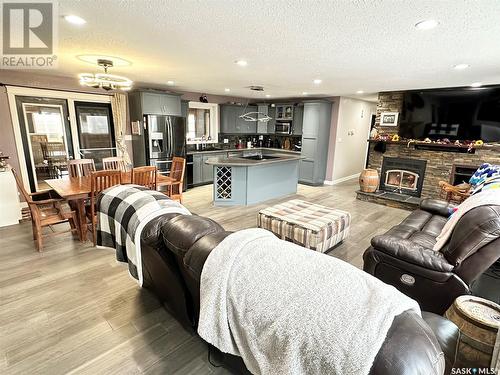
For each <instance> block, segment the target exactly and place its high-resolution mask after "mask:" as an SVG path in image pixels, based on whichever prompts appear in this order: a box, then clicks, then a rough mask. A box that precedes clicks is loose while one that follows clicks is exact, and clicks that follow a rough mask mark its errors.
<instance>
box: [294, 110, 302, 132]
mask: <svg viewBox="0 0 500 375" xmlns="http://www.w3.org/2000/svg"><path fill="white" fill-rule="evenodd" d="M303 123H304V107H303V106H297V107H295V110H294V114H293V122H292V126H293V130H292V134H293V135H302V124H303Z"/></svg>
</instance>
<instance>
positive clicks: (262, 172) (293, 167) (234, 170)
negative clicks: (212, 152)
mask: <svg viewBox="0 0 500 375" xmlns="http://www.w3.org/2000/svg"><path fill="white" fill-rule="evenodd" d="M300 159H301V156H300V154H295V153H280V152H269V151H262V150H259V151H256V152H254V153H246V154H245V155H231V154H228V156H216V157H213V158H209V159H208V160H207V161H206V162H205V163H206V164H208V165H211V166H212V167H213V168H214V174H213V175H214V177H213V178H214V185H213V186H214V190H213V199H214V204H215V205H216V206H232V205H250V204H255V203H259V202H263V201H266V200H269V199H273V198H278V197H282V196H284V195H289V194H295V193H296V192H297V183H298V179H299V160H300Z"/></svg>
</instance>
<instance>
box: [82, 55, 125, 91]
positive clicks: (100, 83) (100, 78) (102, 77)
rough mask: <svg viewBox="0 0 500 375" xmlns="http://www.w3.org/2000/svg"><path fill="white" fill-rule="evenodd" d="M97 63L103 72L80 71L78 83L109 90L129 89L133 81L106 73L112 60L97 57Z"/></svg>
mask: <svg viewBox="0 0 500 375" xmlns="http://www.w3.org/2000/svg"><path fill="white" fill-rule="evenodd" d="M97 65H99V66H102V67H103V68H104V73H81V74H80V75H79V76H78V77H79V78H80V84H81V85H84V86H88V87H94V88H101V89H104V90H106V91H109V90H130V89H131V88H132V85H133V82H132V81H131V80H130V79H128V78H127V77H122V76H118V75H114V74H109V73H108V68H111V67H113V61H111V60H105V59H98V60H97Z"/></svg>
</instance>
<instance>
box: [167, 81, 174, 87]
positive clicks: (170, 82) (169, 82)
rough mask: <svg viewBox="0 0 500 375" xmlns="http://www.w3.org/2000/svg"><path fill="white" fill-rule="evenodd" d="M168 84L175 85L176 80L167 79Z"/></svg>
mask: <svg viewBox="0 0 500 375" xmlns="http://www.w3.org/2000/svg"><path fill="white" fill-rule="evenodd" d="M167 85H169V86H173V85H175V82H174V81H167Z"/></svg>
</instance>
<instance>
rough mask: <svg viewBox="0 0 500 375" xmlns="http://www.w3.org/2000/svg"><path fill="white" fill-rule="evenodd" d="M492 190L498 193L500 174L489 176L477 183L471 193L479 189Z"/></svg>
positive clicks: (499, 190) (499, 189)
mask: <svg viewBox="0 0 500 375" xmlns="http://www.w3.org/2000/svg"><path fill="white" fill-rule="evenodd" d="M486 190H492V192H493V191H496V192H497V193H499V194H500V175H498V176H493V177H489V178H487V179H486V180H484V181H483V182H482V183H481V184H480V185H477V186H476V188H475V189H474V191H473V192H472V194H476V193H479V192H480V191H486Z"/></svg>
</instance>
